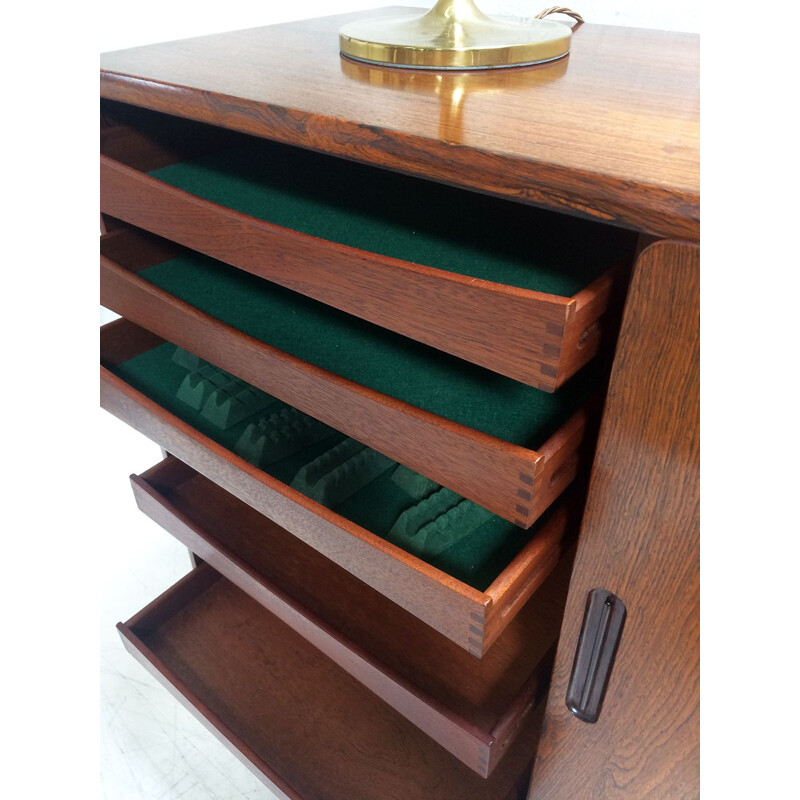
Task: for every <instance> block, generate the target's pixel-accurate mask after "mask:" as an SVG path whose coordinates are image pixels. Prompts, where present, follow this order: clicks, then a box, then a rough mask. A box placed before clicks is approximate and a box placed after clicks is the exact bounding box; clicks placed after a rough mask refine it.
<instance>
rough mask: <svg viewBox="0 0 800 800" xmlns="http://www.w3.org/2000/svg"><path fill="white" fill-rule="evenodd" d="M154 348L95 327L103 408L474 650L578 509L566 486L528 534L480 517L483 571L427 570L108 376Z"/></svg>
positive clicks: (529, 583) (123, 324)
mask: <svg viewBox="0 0 800 800" xmlns="http://www.w3.org/2000/svg"><path fill="white" fill-rule="evenodd" d="M162 344H164V343H163V340H161V339H160V338H159V337H157V336H155V335H154V334H152V333H150V332H149V331H147V330H145V329H143V328H139V327H137V326H135V325H133V324H132V323H130V322H129V321H127V320H124V319H123V320H117V321H116V322H112V323H110V324H109V325H106V326H104V327H103V329H102V332H101V357H102V362H103V367H102V368H101V403H102V405H103V407H104V408H106V409H107V410H108V411H110V412H111V413H113V414H115V415H116V416H117V417H119V418H120V419H122V420H123V421H125V422H127V423H128V424H130V425H131V426H133V427H134V428H136V429H137V430H139V431H140V432H142V433H144V434H145V435H146V436H148V437H149V438H151V439H153V440H154V441H156V442H157V443H158V444H160V445H161V447H163V448H164V449H165V450H167V451H168V452H170V453H172V454H174V455H175V456H177V457H178V458H180V459H181V460H182V461H184V462H186V463H187V464H189V465H190V466H191V467H193V468H194V469H196V470H197V471H198V472H200V473H201V474H203V475H204V476H206V477H207V478H209V479H211V480H212V481H214V482H215V483H217V484H219V485H220V486H222V487H223V488H224V489H226V490H227V491H229V492H231V493H232V494H233V495H235V496H236V497H238V498H239V499H240V500H242V501H244V502H245V503H247V504H248V505H250V506H252V507H253V508H254V509H256V510H257V511H259V512H260V513H262V514H264V515H265V516H267V517H269V518H270V519H272V520H274V521H275V522H276V523H278V525H280V526H282V527H283V528H285V529H286V530H287V531H289V532H291V533H292V534H293V535H295V536H296V537H298V538H299V539H301V540H302V541H304V542H305V543H306V544H308V545H310V546H311V547H313V548H314V549H316V550H318V551H319V552H320V553H322V554H323V555H324V556H326V557H327V558H329V559H331V560H332V561H334V562H335V563H336V564H338V565H339V566H341V567H343V568H344V569H345V570H347V571H349V572H351V573H352V574H353V575H355V576H357V577H358V578H360V579H361V580H362V581H364V582H365V583H366V584H368V585H369V586H371V587H373V588H374V589H376V590H377V591H379V592H380V593H381V594H384V595H385V596H386V597H388V598H389V599H390V600H392V601H393V602H395V603H397V604H398V605H400V606H402V607H403V608H404V609H406V610H407V611H409V612H410V613H411V614H413V615H414V616H416V617H417V618H419V619H421V620H422V621H423V622H425V623H427V624H428V625H430V626H431V627H433V628H434V629H436V630H437V631H439V632H440V633H442V634H443V635H445V636H447V637H448V638H450V639H452V640H453V641H454V642H456V643H457V644H458V645H459V646H461V647H463V648H465V649H467V650H469V651H470V652H471V653H473V654H474V655H478V656H480V655H481V654H482V653H484V652H485V651H486V650H487V649H488V648H489V646H490V645H491V644H492V642H494V640H495V639H496V638H497V637H498V635H499V634H500V632H501V631H502V630H503V629H504V628H505V627H506V626H507V625H508V624H509V622H510V621H511V620H512V619H513V617H514V615H515V614H516V613H517V612H518V611H519V610H520V609H521V608H522V606H523V605H524V604H525V601H526V600H527V599H528V598H529V597H530V596H531V594H532V593H533V592H534V591H535V590H536V589H537V588H538V587H539V586H540V585H541V584H542V583H543V581H544V579H545V578H546V577H547V575H548V574H549V573H550V572H551V571H552V570H553V568H554V567H555V566H556V564H557V563H558V561H559V559H560V557H561V554H562V551H563V549H564V547H565V537H566V535H567V533H568V532H571V531H572V530H573V529H574V526H575V523H576V522H577V518H578V516H579V514H580V511H581V504H582V496H581V494H580V493H575V492H572V491H571V492H570V493H569V495H570V496H569V497H566V498H565V501H564V502H562V503H559V504H558V506H557V507H554V508H553V509H552V510H550V511H549V512H548V514H547V515H546V517H544V518H543V519H542V520H540V522H538V523H537V524H536V526H535V527H534V528H533V529H532V530H530V531H528V532H525V531H522V530H520V529H518V528H516V527H514V526H513V525H511V524H510V523H507V522H504V521H503V520H502V519H500V518H498V517H491V518H490V519H489V520H488V521H487V522H486V525H488V526H490V528H489V533H490V539H489V540H488V542H487V543H486V544H483V543H482V542H481V541H479V542H478V543H477V547H478V549H477V550H474V551H471V552H474V553H478V554H480V553H483V555H482V556H481V558H483V559H484V560H486V565H487V566H486V569H487V570H489V571H488V572H485V571H484V572H483V573H482V574H480V575H475V574H474V573H472V572H465V571H464V570H465V567H464V565H460V566H459V565H456V566H458V569H454V568H453V565H452V562H451V561H448V562H447V563H441V562H439V561H436V560H433V564H435V565H436V566H434V565H432V564H431V563H427V562H426V561H424V560H422V558H420V557H417V556H415V555H412V554H411V553H409V552H406V550H403V549H401V548H400V547H398V546H396V545H395V544H392V543H390V542H389V541H387V540H386V539H385V538H382V537H381V536H380V535H377V534H376V533H372V532H370V531H369V530H367V529H366V528H365V527H363V526H362V525H361V524H357V523H355V522H353V521H351V520H350V519H348V518H346V517H345V516H343V515H342V514H340V513H337V512H336V511H333V510H331V509H330V508H327V507H326V506H325V505H322V504H321V503H319V502H316V501H314V500H311V499H309V497H307V496H306V495H305V494H302V493H301V492H300V491H298V490H297V489H295V488H292V487H291V486H289V485H287V484H288V482H289V481H290V480H291V478H289V479H288V480H287V481H283V480H281V479H279V478H276V477H274V476H273V475H271V474H269V473H268V472H266V471H264V470H262V469H259V468H257V467H255V466H253V465H252V464H251V463H249V462H248V461H246V460H245V459H244V458H241V457H240V456H238V455H236V454H235V453H234V452H232V450H231V449H228V448H227V447H225V446H223V445H221V444H220V443H218V442H217V441H215V440H214V439H213V438H211V436H210V435H207V434H206V433H204V432H201V430H199V429H198V427H196V426H195V424H196V425H199V424H200V421H201V420H200V415H199V414H196V415H195V417H196V418H197V419H198V420H200V421H198V422H196V423H195V424H190V423H188V422H186V421H184V419H182V418H180V417H179V416H177V415H176V413H173V412H172V411H169V410H167V408H166V407H165V405H164V404H165V403H168V402H175V401H174V400H173V401H170V399H169V398H168V397H166V396H165V397H158V398H156V399H151V398H150V397H148V396H146V395H145V394H144V393H143V392H142V391H139V390H137V389H136V388H134V387H133V386H132V385H131V384H130V383H128V382H126V380H124V379H123V378H122V377H120V376H119V375H117V374H115V370H116V371H119V370H120V365H121V364H123V363H125V362H127V361H128V360H129V359H132V358H133V357H135V356H137V355H140V354H149V355H148V357H151V355H152V354H153V353H154V352H155V348H157V347H158V346H160V345H162ZM276 474H277V473H276ZM365 491H366V492H367V498H366V500H365V501H364V502H362V504H361V506H362V507H366V508H367V511H368V512H369V511H370V498H371V496H372V495H371V494H370V492H371V488H370V487H367V489H366V490H365ZM375 506H376V508H383V507H385V506H386V503H385V502H383V501H381V502H380V503H378V502H376V503H375ZM352 510H353V509H352V506H351V507H350V509H349V511H348V513H352ZM472 544H473V545H474V544H475V543H474V542H472ZM481 547H484V550H483V551H481V550H480V548H481ZM486 548H488V549H486ZM471 559H472V555H470V560H471ZM444 568H447V569H449V570H450V572H451V573H453V572H455V573H456V574H458V575H460V576H462V577H461V578H456V577H453V574H447V573H446V572H445V571H444ZM464 575H466V577H464ZM478 578H479V579H480V582H479V581H478V580H477V579H478ZM467 580H469V581H470V583H471V584H474V585H470V583H467V582H466V581H467Z"/></svg>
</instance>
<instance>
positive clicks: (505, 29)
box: [339, 0, 572, 70]
mask: <svg viewBox="0 0 800 800" xmlns="http://www.w3.org/2000/svg"><path fill="white" fill-rule="evenodd" d="M571 37H572V30H571V28H570V27H569V26H568V25H564V24H562V23H560V22H553V21H551V20H544V19H532V20H529V21H528V22H526V23H516V22H511V21H509V22H504V21H501V20H498V19H493V18H491V17H488V16H486V15H485V14H484V13H483V12H482V11H480V9H478V7H477V6H476V5H475V3H474V2H473V0H439V2H437V3H436V5H435V6H434V7H433V8H432V9H431V10H430V11H428V12H427V13H426V14H423V15H422V16H420V15H419V12H418V11H416V12H414V11H412V12H406V13H404V14H402V15H398V16H396V17H384V18H378V19H365V20H359V21H357V22H351V23H349V24H347V25H345V26H343V27H342V29H341V30H340V31H339V47H340V50H341V52H342V54H343V55H345V56H347V57H349V58H353V59H356V60H358V61H364V62H366V63H368V64H379V65H387V66H393V67H408V68H411V69H432V70H448V69H453V70H465V69H496V68H499V67H518V66H527V65H530V64H541V63H542V62H545V61H553V60H554V59H557V58H561V57H562V56H565V55H566V54H567V53H568V52H569V46H570V39H571Z"/></svg>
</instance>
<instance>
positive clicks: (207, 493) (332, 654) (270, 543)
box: [131, 457, 570, 777]
mask: <svg viewBox="0 0 800 800" xmlns="http://www.w3.org/2000/svg"><path fill="white" fill-rule="evenodd" d="M131 481H132V484H133V490H134V494H135V496H136V501H137V504H138V506H139V508H140V509H141V510H142V511H143V512H144V513H145V514H147V515H148V516H149V517H150V518H151V519H153V520H154V521H156V522H157V523H158V524H159V525H161V526H162V527H163V528H165V529H166V530H167V531H169V532H170V533H171V534H173V535H174V536H175V537H176V538H177V539H178V540H179V541H181V542H182V543H183V544H185V545H186V546H187V547H188V548H189V549H190V550H191V551H192V552H193V553H196V554H197V555H199V556H200V557H201V558H202V559H203V560H204V561H205V562H206V563H207V564H209V565H210V566H211V567H213V568H214V569H215V570H217V571H218V572H219V573H220V574H222V575H223V576H224V577H225V578H227V579H228V580H230V581H231V582H232V583H234V584H235V585H236V586H238V587H239V588H240V589H242V590H244V591H245V592H247V594H249V595H250V596H251V597H253V598H254V599H255V600H256V601H258V602H259V603H260V604H261V605H263V606H264V607H265V608H267V609H268V610H269V611H270V612H271V613H273V614H274V615H275V616H276V617H278V618H279V619H280V620H282V621H283V622H285V623H286V624H287V625H289V626H290V627H291V628H292V629H293V630H294V631H296V632H297V633H299V634H300V635H301V636H302V637H303V638H304V639H306V640H307V641H308V642H310V643H311V644H313V645H314V646H315V647H317V648H318V649H319V650H320V651H322V653H324V654H325V655H326V656H327V657H328V658H330V659H331V660H332V661H334V662H335V663H336V664H338V665H339V666H340V667H342V669H344V670H345V671H346V672H348V673H349V674H350V675H352V676H353V677H355V678H356V679H357V680H358V681H359V682H360V683H362V684H364V685H365V686H366V687H368V688H369V689H371V690H372V691H373V692H374V693H375V694H377V695H378V697H380V698H381V699H383V700H384V701H385V702H387V703H388V704H389V705H390V706H392V707H393V708H394V709H396V710H397V711H398V712H399V713H400V714H402V715H403V716H404V717H406V719H408V720H410V721H411V722H412V723H414V724H415V725H416V726H417V727H419V728H420V730H422V731H424V732H425V733H427V734H428V735H429V736H431V737H432V738H433V739H434V740H435V741H437V742H438V743H439V744H441V745H442V746H443V747H444V748H446V749H447V750H449V751H450V752H451V753H452V754H453V755H455V756H456V758H458V759H459V760H461V761H463V762H464V763H465V764H467V766H469V767H470V768H471V769H473V770H475V771H476V772H477V773H478V774H480V775H482V776H483V777H486V776H488V775H489V774H490V773H491V772H492V771H493V770H494V768H495V767H496V765H497V763H498V762H499V760H500V758H501V756H502V755H503V754H504V753H505V752H506V751H507V749H508V746H509V745H510V743H511V742H512V741H513V740H514V738H515V736H516V735H517V733H518V732H519V730H520V729H521V727H522V725H523V723H524V720H525V718H526V716H527V715H528V714H529V713H530V712H531V711H532V709H533V707H534V706H535V705H536V704H537V702H538V701H539V700H540V699H541V698H542V697H543V695H544V692H545V690H546V687H547V685H548V683H549V677H550V669H551V658H550V657H549V654H548V651H551V650H552V649H553V648H554V645H555V641H556V639H557V637H558V631H559V628H560V624H561V616H562V612H563V607H564V602H565V598H566V591H567V587H568V584H569V576H570V560H569V559H567V558H565V559H563V560H562V562H561V564H560V565H559V566H558V567H557V568H556V569H555V570H554V571H553V572H552V573H551V574H550V576H549V577H548V579H547V580H546V581H545V582H544V584H543V585H542V586H541V587H540V588H539V589H538V591H537V592H536V593H535V594H534V595H533V597H532V598H531V599H530V600H529V601H528V602H527V603H526V604H525V606H524V607H523V609H522V610H521V611H520V612H519V613H518V614H517V615H516V616H515V617H514V619H513V621H512V622H511V623H510V624H509V625H508V627H507V629H506V630H505V631H504V632H503V634H502V635H501V636H500V637H499V638H498V640H497V641H496V642H495V643H494V645H493V646H492V648H491V649H490V650H489V652H488V653H486V654H485V655H484V657H483V658H482V659H480V660H479V659H476V658H473V657H472V656H471V655H469V654H468V653H467V652H465V651H464V650H462V649H460V648H459V647H458V646H457V645H456V644H454V643H453V642H451V641H450V640H449V639H446V638H445V637H443V636H441V635H440V634H438V633H436V632H435V631H434V630H433V629H431V628H430V627H428V626H427V625H425V624H423V623H421V622H420V621H419V620H418V619H416V618H415V617H414V616H412V615H411V614H409V613H408V612H406V611H403V610H402V609H401V608H398V606H396V605H395V604H394V603H392V602H391V601H389V600H388V599H387V598H386V597H384V596H383V595H381V594H380V593H379V592H377V591H375V590H374V589H372V588H370V587H369V586H367V585H366V584H365V583H363V582H362V581H360V580H359V579H358V578H355V577H354V576H353V575H351V574H350V573H348V572H347V571H346V570H344V569H342V568H341V567H338V566H337V565H336V564H334V563H333V562H331V561H330V560H329V559H327V558H325V557H324V556H322V555H320V554H319V553H318V552H317V551H316V550H314V549H313V548H311V547H309V546H308V545H306V544H304V543H303V542H301V541H300V540H299V539H298V538H296V537H295V536H293V535H292V534H290V533H288V532H287V531H285V530H283V529H282V528H281V527H280V526H278V525H276V524H275V523H274V522H272V521H271V520H269V519H267V518H266V517H264V516H263V515H262V514H259V513H258V512H257V511H255V510H254V509H252V508H251V507H250V506H248V505H247V504H246V503H243V502H242V501H241V500H238V499H236V498H235V497H234V496H233V495H231V494H229V493H228V492H226V491H225V490H224V489H221V488H220V487H219V486H217V485H216V484H215V483H213V482H212V481H210V480H208V478H205V477H203V476H202V475H200V474H199V473H197V472H196V471H195V470H193V469H191V467H188V466H187V465H185V464H184V463H183V462H181V461H179V460H178V459H175V458H173V457H169V458H168V459H166V460H165V461H163V462H162V463H160V464H158V465H156V466H155V467H153V468H152V469H150V470H149V471H148V472H146V473H144V474H143V475H141V476H136V475H134V476H132V477H131Z"/></svg>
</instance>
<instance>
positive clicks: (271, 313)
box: [140, 254, 596, 449]
mask: <svg viewBox="0 0 800 800" xmlns="http://www.w3.org/2000/svg"><path fill="white" fill-rule="evenodd" d="M140 275H141V277H142V278H144V279H145V280H148V281H151V282H152V283H154V284H156V285H157V286H160V287H162V288H163V289H165V290H166V291H168V292H169V293H170V294H173V295H175V296H176V297H179V298H181V299H183V300H185V301H186V302H188V303H190V304H191V305H193V306H195V307H196V308H199V309H201V310H202V311H205V312H206V313H208V314H210V315H211V316H213V317H216V318H217V319H220V320H222V321H223V322H226V323H228V324H229V325H232V326H233V327H235V328H237V329H239V330H241V331H244V332H245V333H248V334H250V335H251V336H253V337H255V338H256V339H259V340H261V341H263V342H266V343H268V344H271V345H273V346H275V347H277V348H278V349H279V350H283V351H284V352H286V353H290V354H291V355H293V356H297V357H298V358H301V359H303V360H304V361H308V362H310V363H312V364H315V365H317V366H319V367H323V368H324V369H327V370H330V371H331V372H334V373H336V374H337V375H341V376H343V377H345V378H349V379H350V380H352V381H355V382H356V383H359V384H361V385H363V386H368V387H370V388H372V389H375V390H377V391H379V392H382V393H384V394H387V395H389V396H390V397H394V398H397V399H399V400H403V401H405V402H407V403H410V404H411V405H413V406H417V407H419V408H423V409H425V410H426V411H430V412H432V413H434V414H438V415H440V416H442V417H446V418H447V419H451V420H454V421H456V422H460V423H461V424H463V425H466V426H468V427H470V428H474V429H475V430H479V431H483V432H484V433H488V434H490V435H492V436H497V437H499V438H500V439H504V440H505V441H508V442H513V443H514V444H519V445H523V446H526V447H531V448H533V449H536V448H538V447H540V446H541V445H542V444H543V443H544V442H545V441H546V439H547V437H548V436H549V435H550V434H552V433H553V432H554V431H555V430H556V429H557V428H558V426H559V425H561V424H562V423H563V422H564V421H565V420H566V418H567V417H568V416H569V414H570V413H571V412H572V411H574V410H575V409H576V408H577V406H578V405H579V404H580V403H581V402H583V401H584V400H585V399H586V398H587V396H588V395H589V393H590V392H591V391H593V389H594V387H595V386H596V375H595V370H594V368H593V367H592V366H591V365H590V366H589V367H587V368H585V369H583V370H582V371H581V372H580V373H578V375H577V376H575V377H574V378H572V379H571V380H570V381H568V382H567V383H566V384H565V385H564V386H563V387H562V388H561V389H559V391H557V392H555V393H552V394H551V393H548V392H543V391H540V390H538V389H534V388H532V387H530V386H526V385H524V384H522V383H519V382H518V381H514V380H511V379H510V378H505V377H503V376H502V375H497V374H495V373H493V372H490V371H489V370H486V369H483V368H482V367H477V366H475V365H473V364H469V363H468V362H466V361H463V360H461V359H459V358H456V357H454V356H449V355H447V354H446V353H442V352H441V351H439V350H436V349H434V348H432V347H428V346H426V345H423V344H419V343H418V342H414V341H412V340H411V339H408V338H406V337H405V336H400V335H399V334H396V333H392V332H391V331H388V330H386V329H384V328H380V327H379V326H377V325H373V324H371V323H369V322H365V321H363V320H360V319H358V318H357V317H353V316H351V315H349V314H345V313H343V312H341V311H337V310H336V309H334V308H331V307H330V306H326V305H324V304H322V303H319V302H317V301H315V300H311V299H309V298H307V297H303V296H302V295H299V294H297V293H296V292H291V291H289V290H287V289H284V288H282V287H280V286H278V285H276V284H274V283H270V282H269V281H265V280H263V279H261V278H257V277H255V276H253V275H249V274H248V273H246V272H243V271H241V270H238V269H235V268H233V267H229V266H227V265H225V264H222V263H221V262H219V261H215V260H213V259H210V258H207V257H205V256H200V255H197V254H191V255H186V256H181V257H179V258H175V259H172V260H170V261H165V262H164V263H162V264H157V265H155V266H154V267H150V268H148V269H146V270H144V271H142V272H141V273H140ZM263 388H264V389H265V391H269V386H264V387H263Z"/></svg>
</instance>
